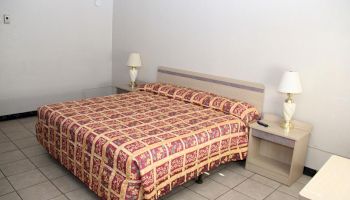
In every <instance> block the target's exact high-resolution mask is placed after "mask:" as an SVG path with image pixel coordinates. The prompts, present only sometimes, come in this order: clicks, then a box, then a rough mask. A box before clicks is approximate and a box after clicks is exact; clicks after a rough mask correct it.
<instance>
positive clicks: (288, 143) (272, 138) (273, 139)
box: [252, 129, 295, 148]
mask: <svg viewBox="0 0 350 200" xmlns="http://www.w3.org/2000/svg"><path fill="white" fill-rule="evenodd" d="M252 136H253V137H257V138H261V139H264V140H267V141H270V142H273V143H277V144H280V145H283V146H287V147H291V148H293V147H294V144H295V141H294V140H291V139H288V138H284V137H281V136H278V135H273V134H270V133H265V132H263V131H259V130H256V129H252Z"/></svg>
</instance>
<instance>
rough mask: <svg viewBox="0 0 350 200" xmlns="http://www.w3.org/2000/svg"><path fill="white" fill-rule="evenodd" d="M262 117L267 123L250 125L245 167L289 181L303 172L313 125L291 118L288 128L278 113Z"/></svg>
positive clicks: (284, 182)
mask: <svg viewBox="0 0 350 200" xmlns="http://www.w3.org/2000/svg"><path fill="white" fill-rule="evenodd" d="M262 121H263V122H264V123H267V124H268V125H269V127H263V126H260V125H259V124H258V123H253V124H251V125H250V128H251V129H250V133H249V146H248V158H247V161H246V169H248V170H250V171H253V172H255V173H258V174H260V175H262V176H265V177H268V178H271V179H273V180H276V181H278V182H280V183H283V184H285V185H291V184H292V183H293V182H295V181H296V180H297V179H298V178H299V177H300V176H301V175H302V173H303V169H304V163H305V158H306V152H307V146H308V143H309V136H310V133H311V130H312V125H311V124H308V123H305V122H300V121H296V120H294V121H293V124H294V128H293V129H291V130H290V131H288V132H287V131H286V130H284V129H283V128H281V127H280V122H281V118H280V117H279V116H276V115H272V114H265V115H264V120H262Z"/></svg>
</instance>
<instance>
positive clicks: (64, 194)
mask: <svg viewBox="0 0 350 200" xmlns="http://www.w3.org/2000/svg"><path fill="white" fill-rule="evenodd" d="M19 123H20V124H22V125H23V123H22V122H20V121H19ZM23 127H24V128H25V129H26V130H28V129H27V127H25V126H24V125H23ZM28 131H30V130H28ZM30 132H31V131H30ZM31 133H32V132H31ZM33 134H34V137H36V135H35V133H33ZM39 145H40V144H39ZM40 146H41V145H40ZM21 152H22V151H21ZM46 153H47V152H46ZM42 155H43V154H42ZM25 156H26V157H27V155H26V154H25ZM38 156H40V155H38ZM34 157H35V156H34ZM27 159H28V160H29V161H30V162H31V163H32V164H33V165H34V166H35V167H36V168H37V169H38V170H39V171H40V173H41V174H43V175H44V176H45V178H47V180H49V182H50V183H51V184H52V185H53V186H54V187H55V188H56V189H57V190H58V191H59V192H60V193H62V194H61V195H63V196H64V197H66V198H67V199H70V198H69V197H68V196H67V195H66V193H64V192H62V191H61V190H60V189H59V188H58V187H57V186H56V185H55V184H54V183H53V182H52V181H51V179H49V177H47V176H46V175H45V173H43V172H42V171H41V169H40V167H38V166H36V165H35V164H34V163H33V162H32V161H31V160H30V158H29V157H28V158H27ZM51 159H52V158H51ZM54 161H55V162H57V161H56V160H54ZM56 164H59V163H58V162H57V163H56ZM45 167H46V166H45ZM59 167H62V166H61V165H59ZM65 170H67V169H65ZM63 176H66V175H62V176H59V177H56V178H55V179H58V178H61V177H63ZM39 184H40V183H39ZM37 185H38V184H37ZM33 186H34V185H33ZM79 189H81V188H77V189H75V190H72V191H69V192H73V191H76V190H79ZM69 192H67V193H69ZM59 196H60V195H59ZM59 196H57V197H59ZM54 198H56V197H52V198H49V199H48V200H51V199H54Z"/></svg>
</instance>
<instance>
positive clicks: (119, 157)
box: [36, 91, 248, 199]
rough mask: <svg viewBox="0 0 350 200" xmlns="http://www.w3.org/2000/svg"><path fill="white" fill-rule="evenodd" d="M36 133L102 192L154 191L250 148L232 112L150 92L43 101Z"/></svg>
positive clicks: (134, 194)
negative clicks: (44, 104) (56, 102)
mask: <svg viewBox="0 0 350 200" xmlns="http://www.w3.org/2000/svg"><path fill="white" fill-rule="evenodd" d="M38 117H39V122H38V124H37V126H36V131H37V139H38V141H39V142H40V143H41V144H42V145H43V146H44V147H45V148H46V149H47V150H48V152H49V153H50V155H51V156H52V157H53V158H55V159H57V160H58V161H59V162H60V163H61V164H62V165H64V166H65V167H66V168H67V169H69V170H70V171H71V172H72V173H73V174H74V175H75V176H77V177H78V178H79V179H80V180H82V181H83V182H84V183H85V184H86V185H88V186H89V188H90V189H91V190H93V191H94V192H95V193H96V194H98V196H100V197H101V198H102V199H157V198H158V197H160V196H162V195H164V194H166V193H168V192H169V191H170V190H171V189H172V188H174V187H176V186H178V185H181V184H183V183H184V182H186V181H188V180H190V179H193V178H194V177H196V176H198V175H199V174H202V173H204V172H205V171H208V170H210V169H213V168H215V167H217V166H218V165H219V164H222V163H226V162H228V161H232V160H242V159H245V157H246V155H247V143H248V135H247V131H248V128H247V126H246V123H245V122H244V121H242V120H241V119H239V118H238V117H236V116H234V115H228V114H225V113H224V112H219V111H217V110H214V109H211V108H207V107H203V106H198V105H195V104H193V103H187V102H184V101H179V100H177V99H174V98H169V97H167V96H162V95H156V94H154V93H151V92H146V91H138V92H131V93H126V94H119V95H111V96H105V97H98V98H91V99H85V100H80V101H70V102H63V103H58V104H52V105H46V106H42V107H40V108H39V109H38Z"/></svg>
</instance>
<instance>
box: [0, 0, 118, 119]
mask: <svg viewBox="0 0 350 200" xmlns="http://www.w3.org/2000/svg"><path fill="white" fill-rule="evenodd" d="M3 14H9V15H10V16H11V24H9V25H5V24H3V23H2V15H3ZM112 15H113V0H103V1H102V6H101V7H96V6H95V4H94V1H93V0H88V1H87V0H74V1H71V0H0V16H1V22H0V116H2V115H6V114H12V113H19V112H26V111H32V110H35V109H36V108H37V107H38V106H39V105H42V104H47V103H52V102H58V101H63V100H67V99H79V98H83V97H88V96H95V95H102V94H108V93H110V90H111V87H110V85H111V81H112V80H111V79H112V77H111V71H112ZM106 86H107V87H106Z"/></svg>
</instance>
